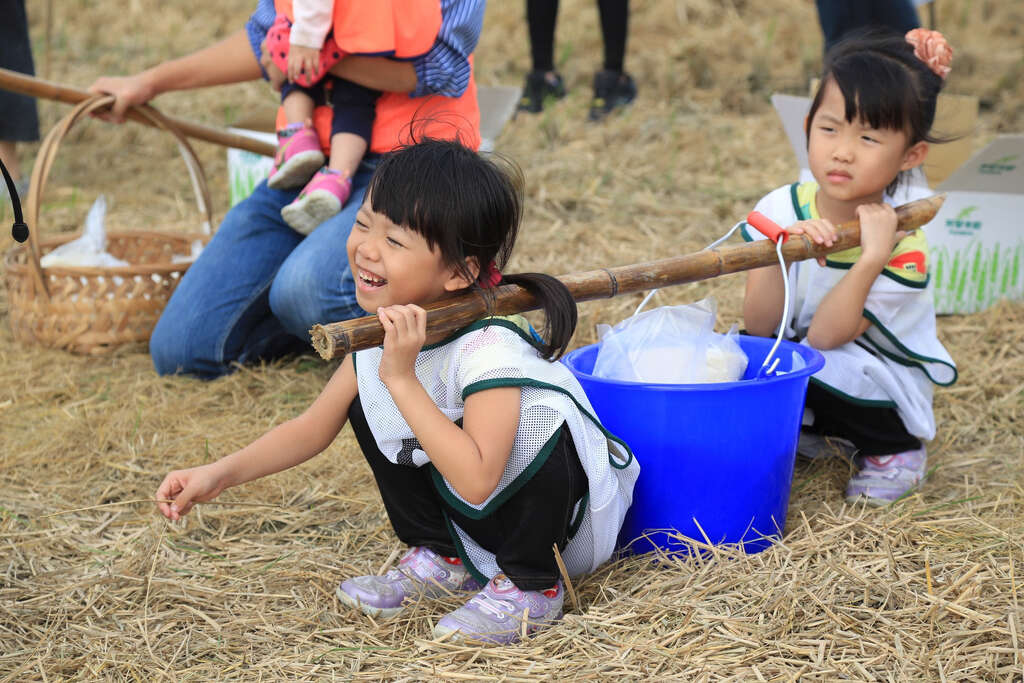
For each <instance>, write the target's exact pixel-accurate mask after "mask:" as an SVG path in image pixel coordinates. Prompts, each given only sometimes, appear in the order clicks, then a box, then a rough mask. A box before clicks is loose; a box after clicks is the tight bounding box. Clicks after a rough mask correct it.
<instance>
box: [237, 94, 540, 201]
mask: <svg viewBox="0 0 1024 683" xmlns="http://www.w3.org/2000/svg"><path fill="white" fill-rule="evenodd" d="M519 95H520V89H519V88H516V87H512V86H478V87H477V102H478V103H479V106H480V151H482V152H490V151H492V150H493V149H494V141H495V139H496V138H497V137H498V135H499V134H500V133H501V130H502V128H504V127H505V124H506V123H508V120H509V119H510V118H512V115H513V114H514V113H515V111H516V105H517V104H518V103H519ZM240 125H241V126H242V127H238V128H229V129H228V130H230V131H231V132H233V133H238V134H240V135H245V136H248V137H251V138H254V139H256V140H263V141H265V142H269V143H270V144H272V145H274V144H277V138H276V136H275V135H274V133H273V126H274V121H273V118H272V117H269V116H262V117H259V116H257V117H255V118H252V119H249V120H247V121H246V122H244V123H243V122H240ZM254 128H255V129H256V130H253V129H254ZM273 165H274V161H273V159H272V158H271V157H265V156H263V155H260V154H255V153H253V152H248V151H246V150H241V149H228V190H229V196H230V198H231V206H234V205H235V204H237V203H238V202H240V201H242V200H243V199H245V198H246V197H248V196H249V195H250V194H252V191H253V190H254V189H255V188H256V186H257V185H259V183H260V181H262V180H263V179H264V178H266V177H267V175H268V174H269V173H270V169H271V168H272V167H273Z"/></svg>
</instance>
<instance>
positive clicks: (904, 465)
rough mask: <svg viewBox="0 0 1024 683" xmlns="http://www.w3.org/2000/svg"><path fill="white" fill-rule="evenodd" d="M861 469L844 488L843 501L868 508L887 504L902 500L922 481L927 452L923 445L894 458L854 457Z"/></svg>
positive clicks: (926, 464)
mask: <svg viewBox="0 0 1024 683" xmlns="http://www.w3.org/2000/svg"><path fill="white" fill-rule="evenodd" d="M857 461H858V462H857V464H859V465H860V467H861V470H860V472H858V473H857V474H855V475H853V476H852V477H851V478H850V483H848V484H847V485H846V500H847V502H849V503H856V502H859V501H861V500H862V499H863V500H864V502H866V503H868V504H869V505H887V504H888V503H891V502H893V501H894V500H898V499H899V498H902V497H903V495H904V494H906V493H907V492H908V491H910V490H911V489H914V488H916V487H917V486H918V484H920V483H921V480H922V479H924V477H925V473H926V468H927V466H928V453H927V452H926V451H925V448H924V446H921V447H920V448H918V449H917V450H913V451H905V452H903V453H897V454H896V455H869V456H865V457H862V458H857Z"/></svg>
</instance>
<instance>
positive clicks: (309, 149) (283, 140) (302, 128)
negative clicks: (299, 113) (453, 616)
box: [267, 123, 326, 190]
mask: <svg viewBox="0 0 1024 683" xmlns="http://www.w3.org/2000/svg"><path fill="white" fill-rule="evenodd" d="M325 160H326V157H325V156H324V152H323V150H322V149H321V148H320V137H319V136H318V135H317V134H316V131H315V130H313V126H308V125H306V124H304V123H291V124H289V125H287V126H285V127H284V128H282V129H281V130H279V131H277V154H275V155H274V168H273V169H271V171H270V175H269V176H268V177H267V187H269V188H270V189H272V190H287V189H290V188H293V187H299V186H301V185H302V184H303V183H305V182H306V181H308V180H309V179H310V178H312V177H313V174H314V173H316V172H317V170H318V169H319V168H320V167H321V166H323V165H324V161H325Z"/></svg>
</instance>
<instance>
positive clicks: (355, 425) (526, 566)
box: [348, 396, 588, 590]
mask: <svg viewBox="0 0 1024 683" xmlns="http://www.w3.org/2000/svg"><path fill="white" fill-rule="evenodd" d="M348 420H349V423H350V424H351V425H352V431H353V432H355V435H356V440H357V441H358V442H359V447H360V448H361V449H362V451H363V455H364V456H365V457H366V461H367V462H368V463H370V469H371V470H373V476H374V478H375V479H376V480H377V487H378V488H379V489H380V496H381V498H382V499H383V500H384V509H385V510H386V511H387V513H388V519H389V520H390V521H391V526H392V527H394V529H395V534H397V536H398V538H399V540H400V541H402V542H403V543H405V544H407V545H410V546H421V545H422V546H426V547H428V548H430V549H431V550H433V551H434V552H436V553H439V554H441V555H445V556H447V557H455V556H456V555H458V554H459V553H458V550H457V548H456V547H455V542H454V541H453V539H452V536H451V534H450V533H449V531H448V524H447V521H446V519H445V516H446V515H447V517H448V518H449V519H451V521H452V522H454V523H455V524H457V525H458V526H459V527H460V528H461V529H462V530H463V531H465V532H466V533H467V534H469V536H470V537H471V538H472V539H473V540H474V541H476V542H477V543H478V544H479V545H480V546H481V547H482V548H484V549H485V550H488V551H489V552H492V553H494V556H495V558H496V559H497V563H498V567H500V568H501V570H502V571H503V572H504V573H505V575H506V576H508V578H510V579H511V580H512V582H513V583H515V585H516V586H517V587H518V588H519V589H521V590H544V589H547V588H551V587H552V586H554V585H555V582H556V581H557V580H558V576H559V573H558V565H557V564H556V562H555V554H554V551H553V550H552V549H551V546H552V545H554V544H557V545H558V549H559V550H562V549H564V548H565V546H566V544H567V543H568V535H569V527H570V524H571V523H572V521H573V520H572V513H573V508H574V507H575V505H576V503H577V502H578V501H579V500H580V499H582V498H583V496H584V495H586V493H587V491H588V486H587V475H586V472H584V470H583V466H582V465H581V464H580V460H579V456H578V455H577V454H576V447H575V445H574V444H573V441H572V436H571V435H570V433H569V429H568V427H566V426H565V425H562V431H561V435H560V437H559V439H558V442H557V443H556V445H555V447H554V449H553V450H552V452H551V454H550V455H549V456H548V458H547V460H546V461H545V462H544V464H543V465H542V466H541V467H540V469H538V470H537V472H536V473H535V474H534V475H533V477H531V478H530V480H529V481H528V482H527V483H526V484H525V485H524V486H523V487H522V488H521V489H519V490H518V491H517V492H516V493H515V494H513V495H512V496H511V497H510V498H509V499H508V500H507V501H505V502H504V503H503V504H502V505H501V506H500V507H499V508H498V509H497V510H495V511H494V512H493V513H492V514H491V515H489V516H487V517H485V518H483V519H478V520H474V519H470V518H469V517H466V516H465V515H463V514H461V513H460V512H459V511H458V510H456V509H455V508H454V507H452V506H451V505H450V504H448V503H447V502H446V501H445V500H444V499H443V498H442V497H441V496H440V494H438V492H437V489H436V488H435V486H434V482H433V479H432V476H431V469H432V468H431V467H427V466H425V467H409V466H406V465H396V464H394V463H392V462H391V461H390V460H388V459H387V458H385V457H384V454H383V453H381V452H380V449H379V448H377V442H376V441H375V440H374V438H373V434H372V433H371V432H370V427H369V425H368V424H367V422H366V416H365V415H364V414H363V406H362V403H361V402H360V401H359V397H358V396H357V397H356V399H355V401H353V402H352V407H351V408H350V409H349V413H348ZM463 559H465V558H463Z"/></svg>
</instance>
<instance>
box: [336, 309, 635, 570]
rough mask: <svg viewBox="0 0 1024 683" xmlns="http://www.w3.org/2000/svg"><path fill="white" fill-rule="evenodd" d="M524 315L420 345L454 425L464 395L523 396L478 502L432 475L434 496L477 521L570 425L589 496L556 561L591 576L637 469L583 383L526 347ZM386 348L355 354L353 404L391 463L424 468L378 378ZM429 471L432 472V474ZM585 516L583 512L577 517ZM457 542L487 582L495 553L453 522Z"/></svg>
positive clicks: (431, 384)
mask: <svg viewBox="0 0 1024 683" xmlns="http://www.w3.org/2000/svg"><path fill="white" fill-rule="evenodd" d="M526 329H527V324H526V321H525V319H523V318H522V317H520V316H512V317H509V318H487V319H485V320H480V321H477V322H476V323H473V324H472V325H469V326H468V327H466V328H464V329H462V330H460V331H458V332H456V333H455V334H453V335H452V336H451V337H449V338H448V339H446V340H444V341H442V342H440V343H438V344H434V345H429V346H425V347H423V350H422V351H421V352H420V354H419V355H418V356H417V358H416V364H415V372H416V377H417V378H418V379H419V381H420V383H421V384H422V385H423V387H424V388H425V389H426V390H427V393H428V394H429V395H430V397H431V398H432V399H433V401H434V403H435V404H436V405H437V406H438V408H440V409H441V412H443V413H444V414H445V415H447V416H448V418H449V419H451V420H452V421H453V422H458V421H460V420H461V419H462V415H463V411H464V409H465V403H464V402H465V400H466V397H467V396H469V395H470V394H473V393H474V392H477V391H482V390H485V389H490V388H494V387H507V386H517V387H521V389H522V399H521V405H520V418H519V428H518V431H517V432H516V436H515V441H514V443H513V446H512V453H511V455H510V456H509V459H508V463H507V464H506V465H505V472H504V473H503V474H502V477H501V480H500V482H499V484H498V487H497V488H496V489H495V491H494V493H492V494H491V495H490V497H488V498H487V500H485V501H484V502H483V503H481V504H479V505H473V504H471V503H468V502H467V501H465V500H464V499H463V498H462V497H461V496H460V495H459V494H458V493H457V492H456V491H455V490H454V488H452V486H451V485H450V484H449V483H448V482H447V481H446V480H445V479H444V478H443V477H442V476H441V475H440V473H439V472H438V471H437V470H436V469H434V470H433V480H434V483H435V486H436V487H437V490H438V493H439V494H440V495H441V496H442V498H444V500H445V501H446V502H447V503H448V504H450V505H452V506H453V507H454V508H455V509H457V510H459V511H460V512H461V513H463V514H465V515H466V516H468V517H471V518H476V519H479V518H482V517H484V516H486V515H488V514H490V513H491V512H493V511H494V510H495V509H497V508H498V507H499V506H500V505H501V504H502V503H503V502H504V501H505V500H507V499H508V498H509V497H510V496H511V495H512V494H514V493H515V492H516V491H518V490H519V489H520V488H521V487H522V486H523V484H525V483H526V482H527V481H529V479H530V477H531V476H532V475H533V473H534V472H535V471H536V470H537V469H538V468H539V467H540V466H541V465H542V464H543V463H544V460H545V459H546V458H547V456H548V455H549V453H550V452H551V449H552V448H553V446H554V445H555V443H556V442H557V440H558V438H559V435H560V433H561V426H562V424H566V425H567V426H568V428H569V431H570V433H571V435H572V440H573V443H574V445H575V448H576V451H577V453H578V455H579V459H580V464H581V465H582V466H583V469H584V471H585V472H586V474H587V482H588V487H589V493H588V495H587V496H586V497H585V498H584V499H583V500H582V501H581V502H580V504H579V505H578V506H577V509H576V511H575V512H574V515H573V517H574V521H573V524H572V531H573V533H572V534H571V539H570V540H569V543H568V545H567V546H566V548H565V550H564V551H562V558H563V560H564V561H565V565H566V569H567V570H568V572H569V574H570V575H578V574H582V573H585V572H589V571H592V570H593V569H595V568H596V567H597V566H598V565H600V564H601V563H603V562H605V561H606V560H607V559H608V558H609V557H610V556H611V554H612V551H613V549H614V546H615V540H616V537H617V535H618V532H619V528H620V527H621V526H622V520H623V517H624V516H625V514H626V510H627V509H628V508H629V505H630V503H631V502H632V497H633V485H634V483H635V482H636V478H637V475H638V474H639V471H640V466H639V464H638V463H637V461H636V459H635V458H634V457H633V455H632V453H631V452H630V451H629V448H628V447H627V446H626V445H625V444H624V443H623V442H622V441H621V440H619V439H617V438H616V437H614V436H613V435H611V434H609V433H608V432H607V431H606V430H605V429H604V428H603V427H602V426H601V424H600V423H599V422H598V420H597V418H596V417H595V415H594V411H593V408H592V407H591V405H590V401H588V400H587V397H586V395H584V393H583V389H582V387H581V386H580V384H579V382H578V381H577V380H576V378H575V377H574V376H573V375H572V373H571V372H570V371H569V369H568V368H567V367H566V366H565V365H563V364H562V363H552V362H550V361H548V360H546V359H544V358H543V357H541V355H540V354H539V353H538V352H537V350H536V349H535V348H534V347H533V346H532V345H531V344H530V342H529V341H528V339H529V336H528V333H527V332H526ZM382 354H383V348H381V347H377V348H373V349H368V350H365V351H359V352H357V353H356V354H354V356H353V361H354V364H355V368H356V377H357V380H358V383H359V397H360V401H361V402H362V406H363V411H364V413H365V415H366V419H367V422H368V424H369V427H370V431H371V432H372V434H373V437H374V439H375V440H376V442H377V446H378V447H379V448H380V450H381V453H383V454H384V457H386V458H387V459H388V460H389V461H391V462H393V463H395V464H400V465H408V466H411V467H422V466H424V465H426V466H431V465H430V458H429V457H428V456H427V454H426V452H424V451H423V449H422V448H421V447H420V444H419V442H418V441H417V440H416V437H415V435H414V434H413V433H412V430H411V429H410V427H409V425H408V424H407V423H406V421H405V418H404V417H402V414H401V413H400V412H399V410H398V407H397V406H396V405H395V402H394V400H392V398H391V394H390V393H389V392H388V390H387V387H385V386H384V383H383V382H381V380H380V377H379V376H378V368H379V367H380V360H381V355H382ZM431 467H432V466H431ZM580 508H582V510H581V509H580ZM450 525H451V527H452V528H453V531H454V532H455V534H454V538H453V540H454V542H455V544H456V546H457V547H459V549H460V555H461V556H462V557H463V560H465V561H467V562H468V564H469V565H470V568H471V569H474V570H476V572H477V573H478V574H480V575H483V576H485V577H487V578H492V577H494V576H495V575H497V574H498V573H500V571H501V570H500V569H499V568H498V565H497V563H496V561H495V558H494V555H493V554H492V553H490V552H488V551H486V550H484V549H483V548H482V547H480V546H479V545H478V544H477V543H475V542H474V541H473V539H472V538H470V537H469V535H468V534H467V533H465V532H464V531H463V530H462V529H460V528H459V527H458V526H457V525H456V524H454V522H451V523H450Z"/></svg>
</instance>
